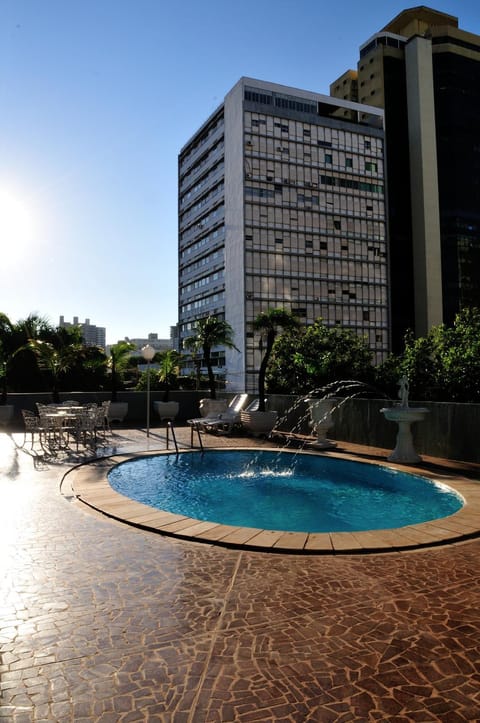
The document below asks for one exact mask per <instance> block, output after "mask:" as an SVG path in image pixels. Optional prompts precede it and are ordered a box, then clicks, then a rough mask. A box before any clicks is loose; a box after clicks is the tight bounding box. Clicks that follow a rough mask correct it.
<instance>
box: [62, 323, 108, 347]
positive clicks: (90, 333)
mask: <svg viewBox="0 0 480 723" xmlns="http://www.w3.org/2000/svg"><path fill="white" fill-rule="evenodd" d="M58 325H59V326H60V327H63V328H66V329H68V328H70V327H72V326H78V327H79V328H80V329H81V332H82V336H83V341H84V344H85V345H86V346H99V347H101V348H102V349H105V340H106V329H105V327H104V326H95V324H91V323H90V319H85V321H84V322H83V323H81V322H79V321H78V316H74V317H73V322H69V321H65V317H63V316H61V317H60V321H59V323H58Z"/></svg>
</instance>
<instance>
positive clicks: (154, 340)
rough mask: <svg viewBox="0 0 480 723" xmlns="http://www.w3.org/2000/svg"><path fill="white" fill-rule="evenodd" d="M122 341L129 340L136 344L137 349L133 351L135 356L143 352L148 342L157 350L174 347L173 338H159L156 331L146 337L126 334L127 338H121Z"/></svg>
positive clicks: (166, 349)
mask: <svg viewBox="0 0 480 723" xmlns="http://www.w3.org/2000/svg"><path fill="white" fill-rule="evenodd" d="M121 341H128V342H129V343H130V344H135V347H136V349H135V351H133V352H132V355H133V356H135V355H136V354H141V352H142V349H143V347H144V346H147V344H150V346H151V347H153V348H154V349H155V351H168V350H169V349H173V345H172V340H171V339H159V338H158V334H154V333H151V334H149V335H148V337H147V338H146V339H130V338H129V337H128V336H126V337H125V339H121Z"/></svg>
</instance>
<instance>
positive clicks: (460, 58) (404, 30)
mask: <svg viewBox="0 0 480 723" xmlns="http://www.w3.org/2000/svg"><path fill="white" fill-rule="evenodd" d="M346 77H347V78H349V82H348V83H346V82H345V78H346ZM355 78H356V81H357V88H355V83H354V81H355ZM350 88H353V89H354V92H355V93H356V94H357V95H355V96H354V95H353V92H352V94H350V92H349V91H350ZM330 94H331V95H332V96H334V97H339V98H345V97H346V98H351V99H353V98H354V97H355V98H357V97H358V100H359V101H360V102H361V103H369V104H370V105H375V106H378V107H379V108H383V109H384V110H385V132H386V138H385V145H386V168H387V189H388V217H389V239H390V260H391V304H392V339H393V346H394V349H396V350H398V349H400V348H401V346H402V339H403V336H404V333H405V331H406V329H407V328H412V329H414V330H415V332H416V334H417V335H418V336H423V335H424V334H426V333H427V331H428V330H429V329H430V328H431V326H433V325H435V324H439V323H441V322H442V321H445V322H446V323H451V322H452V320H453V318H454V316H455V314H456V312H457V311H459V310H460V309H461V308H463V307H465V306H480V37H479V36H478V35H474V34H472V33H469V32H466V31H464V30H460V29H459V27H458V19H457V18H456V17H453V16H451V15H447V14H445V13H442V12H438V11H436V10H433V9H430V8H427V7H424V6H420V7H415V8H411V9H408V10H405V11H403V12H401V13H400V14H399V15H398V16H397V17H395V18H394V19H393V20H392V21H391V22H390V23H388V24H387V25H386V26H385V27H384V28H383V29H382V30H380V31H379V32H378V33H376V34H375V35H373V36H372V37H371V38H370V39H369V40H368V41H367V42H366V43H364V44H363V45H362V46H361V47H360V58H359V61H358V68H357V71H356V72H355V71H348V73H347V74H344V75H342V76H341V77H340V78H339V79H338V80H336V81H335V82H334V83H332V85H331V86H330Z"/></svg>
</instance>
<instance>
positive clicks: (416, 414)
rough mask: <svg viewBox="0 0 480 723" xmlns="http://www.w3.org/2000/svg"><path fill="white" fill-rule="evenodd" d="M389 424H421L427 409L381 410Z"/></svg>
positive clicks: (401, 408) (388, 408) (390, 408)
mask: <svg viewBox="0 0 480 723" xmlns="http://www.w3.org/2000/svg"><path fill="white" fill-rule="evenodd" d="M380 411H381V412H382V414H383V415H384V416H385V419H388V421H389V422H421V421H422V420H423V419H424V417H425V415H426V414H427V413H428V411H429V410H428V409H427V407H400V406H399V407H384V408H383V409H381V410H380Z"/></svg>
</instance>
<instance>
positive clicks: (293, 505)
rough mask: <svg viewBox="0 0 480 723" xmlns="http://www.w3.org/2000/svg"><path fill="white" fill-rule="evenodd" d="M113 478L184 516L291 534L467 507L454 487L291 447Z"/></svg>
mask: <svg viewBox="0 0 480 723" xmlns="http://www.w3.org/2000/svg"><path fill="white" fill-rule="evenodd" d="M109 482H110V484H111V485H112V487H113V488H114V489H115V490H117V491H118V492H120V493H122V494H123V495H126V496H127V497H130V498H131V499H134V500H137V501H139V502H143V503H145V504H147V505H151V506H152V507H156V508H159V509H162V510H167V511H169V512H174V513H176V514H181V515H185V516H186V517H193V518H194V519H197V520H209V521H212V522H218V523H222V524H225V525H236V526H241V527H257V528H261V529H265V530H286V531H292V532H345V531H354V530H358V531H360V530H378V529H386V528H392V527H402V526H404V525H411V524H416V523H419V522H426V521H428V520H434V519H437V518H439V517H445V516H447V515H450V514H453V513H454V512H456V511H457V510H459V509H460V508H461V507H462V504H463V502H462V498H461V497H460V496H459V495H458V494H457V493H456V492H454V491H453V490H451V489H450V488H448V487H446V486H445V485H442V484H440V483H438V482H433V481H430V480H427V479H426V478H424V477H420V476H418V475H413V474H407V473H403V472H398V471H397V470H393V469H390V468H387V467H382V466H379V465H371V464H362V463H360V462H351V461H346V460H339V459H332V458H327V457H317V456H313V455H302V454H300V455H299V454H296V455H295V454H292V453H288V452H280V453H278V452H245V451H208V452H207V453H206V454H203V455H202V454H201V453H197V452H192V453H186V454H180V455H179V456H178V457H177V456H175V455H158V456H157V455H155V456H150V457H139V458H137V459H135V460H132V461H129V462H124V463H122V464H120V465H118V466H117V467H114V468H113V469H112V470H111V471H110V473H109Z"/></svg>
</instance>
